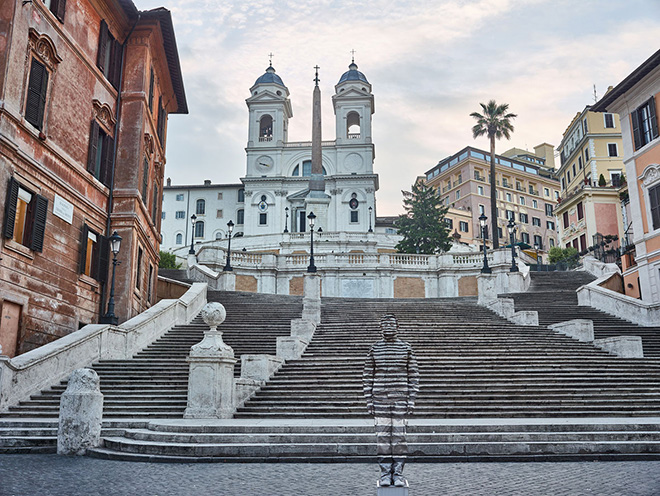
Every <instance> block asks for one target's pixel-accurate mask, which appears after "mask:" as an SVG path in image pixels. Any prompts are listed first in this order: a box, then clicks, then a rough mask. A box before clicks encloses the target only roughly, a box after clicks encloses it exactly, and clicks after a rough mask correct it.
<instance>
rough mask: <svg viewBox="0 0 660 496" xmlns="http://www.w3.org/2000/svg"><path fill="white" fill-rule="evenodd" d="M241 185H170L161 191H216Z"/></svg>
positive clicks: (240, 186)
mask: <svg viewBox="0 0 660 496" xmlns="http://www.w3.org/2000/svg"><path fill="white" fill-rule="evenodd" d="M242 187H243V184H242V183H235V184H234V183H232V184H171V185H169V186H163V190H168V189H169V190H175V189H218V188H242Z"/></svg>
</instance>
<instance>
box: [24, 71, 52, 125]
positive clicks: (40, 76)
mask: <svg viewBox="0 0 660 496" xmlns="http://www.w3.org/2000/svg"><path fill="white" fill-rule="evenodd" d="M47 90H48V69H46V66H45V65H43V64H42V63H41V62H39V61H38V60H37V59H35V58H33V59H32V64H31V66H30V77H29V79H28V90H27V98H26V100H25V120H26V121H28V122H29V123H30V124H32V125H33V126H34V127H36V128H37V129H38V130H39V131H41V130H42V129H43V124H44V110H45V108H46V91H47Z"/></svg>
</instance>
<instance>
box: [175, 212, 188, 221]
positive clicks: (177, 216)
mask: <svg viewBox="0 0 660 496" xmlns="http://www.w3.org/2000/svg"><path fill="white" fill-rule="evenodd" d="M174 218H175V219H185V218H186V212H185V211H183V210H177V211H176V213H175V214H174Z"/></svg>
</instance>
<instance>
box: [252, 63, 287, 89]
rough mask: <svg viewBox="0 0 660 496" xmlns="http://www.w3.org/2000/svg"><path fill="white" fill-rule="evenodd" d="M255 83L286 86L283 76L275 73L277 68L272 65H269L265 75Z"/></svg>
mask: <svg viewBox="0 0 660 496" xmlns="http://www.w3.org/2000/svg"><path fill="white" fill-rule="evenodd" d="M254 84H255V86H256V85H257V84H279V85H280V86H284V82H283V81H282V78H281V77H279V76H278V75H277V74H275V69H274V68H273V66H272V65H269V66H268V69H266V72H265V73H264V75H263V76H261V77H260V78H259V79H257V80H256V81H255V83H254ZM285 87H286V86H285Z"/></svg>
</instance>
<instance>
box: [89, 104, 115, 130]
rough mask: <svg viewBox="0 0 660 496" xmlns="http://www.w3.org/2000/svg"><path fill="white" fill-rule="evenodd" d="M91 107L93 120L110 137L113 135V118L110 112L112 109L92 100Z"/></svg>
mask: <svg viewBox="0 0 660 496" xmlns="http://www.w3.org/2000/svg"><path fill="white" fill-rule="evenodd" d="M92 105H93V106H94V119H96V121H97V122H98V123H99V124H101V126H103V130H104V131H106V132H107V133H108V134H109V135H110V136H114V134H115V124H117V121H116V120H115V116H114V115H113V112H112V107H110V105H108V104H107V103H101V102H100V101H99V100H96V99H94V100H92Z"/></svg>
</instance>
